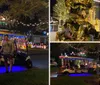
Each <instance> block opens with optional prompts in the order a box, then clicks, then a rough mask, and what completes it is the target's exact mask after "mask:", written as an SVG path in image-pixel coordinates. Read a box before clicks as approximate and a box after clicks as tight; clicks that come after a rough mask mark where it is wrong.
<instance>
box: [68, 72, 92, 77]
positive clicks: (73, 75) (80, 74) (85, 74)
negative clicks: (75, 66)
mask: <svg viewBox="0 0 100 85" xmlns="http://www.w3.org/2000/svg"><path fill="white" fill-rule="evenodd" d="M69 76H71V77H77V76H92V75H91V74H89V73H79V74H78V73H75V74H69Z"/></svg>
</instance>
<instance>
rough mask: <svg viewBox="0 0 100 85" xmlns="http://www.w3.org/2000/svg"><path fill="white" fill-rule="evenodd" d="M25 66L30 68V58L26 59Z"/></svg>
mask: <svg viewBox="0 0 100 85" xmlns="http://www.w3.org/2000/svg"><path fill="white" fill-rule="evenodd" d="M26 68H28V69H30V68H32V61H31V60H30V59H28V60H27V61H26Z"/></svg>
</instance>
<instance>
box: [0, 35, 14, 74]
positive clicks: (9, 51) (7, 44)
mask: <svg viewBox="0 0 100 85" xmlns="http://www.w3.org/2000/svg"><path fill="white" fill-rule="evenodd" d="M14 48H15V47H14V43H13V42H12V41H11V40H9V39H8V35H5V36H4V40H3V41H2V48H1V50H0V52H1V51H3V52H2V54H3V56H4V63H5V67H6V73H8V72H9V71H8V60H9V64H10V72H12V65H13V53H14V50H15V49H14Z"/></svg>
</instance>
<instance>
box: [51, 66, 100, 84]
mask: <svg viewBox="0 0 100 85" xmlns="http://www.w3.org/2000/svg"><path fill="white" fill-rule="evenodd" d="M58 70H59V68H58V67H51V73H55V72H58ZM99 78H100V76H99V75H93V76H83V77H70V76H67V75H66V76H59V77H56V78H51V85H99V83H100V80H99Z"/></svg>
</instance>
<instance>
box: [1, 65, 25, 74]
mask: <svg viewBox="0 0 100 85" xmlns="http://www.w3.org/2000/svg"><path fill="white" fill-rule="evenodd" d="M25 70H27V68H25V67H23V66H13V68H12V72H21V71H25ZM5 71H6V68H5V67H4V66H2V67H1V66H0V74H2V73H5Z"/></svg>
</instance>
